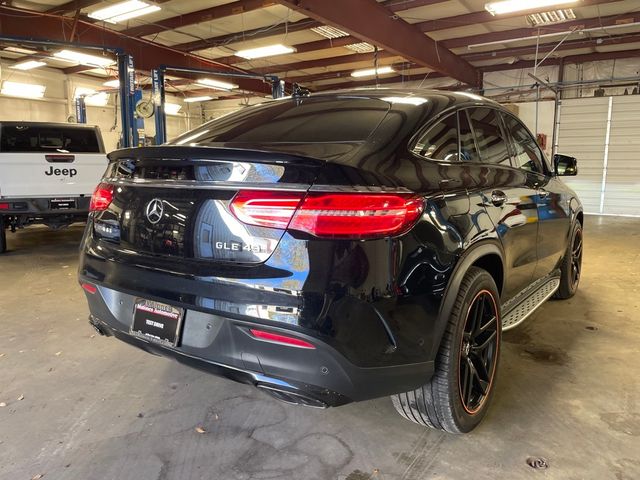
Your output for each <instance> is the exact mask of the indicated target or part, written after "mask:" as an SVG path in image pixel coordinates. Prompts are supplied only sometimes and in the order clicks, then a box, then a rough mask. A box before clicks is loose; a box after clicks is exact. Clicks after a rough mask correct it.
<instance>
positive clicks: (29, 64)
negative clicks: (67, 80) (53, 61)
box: [9, 60, 46, 70]
mask: <svg viewBox="0 0 640 480" xmlns="http://www.w3.org/2000/svg"><path fill="white" fill-rule="evenodd" d="M45 65H46V63H45V62H39V61H37V60H27V61H25V62H20V63H15V64H13V65H11V66H10V67H9V68H13V69H15V70H32V69H34V68H38V67H44V66H45Z"/></svg>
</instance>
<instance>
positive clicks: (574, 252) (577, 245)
mask: <svg viewBox="0 0 640 480" xmlns="http://www.w3.org/2000/svg"><path fill="white" fill-rule="evenodd" d="M581 272H582V230H581V229H578V230H576V233H575V235H574V237H573V242H572V245H571V287H572V289H575V288H576V287H577V285H578V283H579V282H580V274H581Z"/></svg>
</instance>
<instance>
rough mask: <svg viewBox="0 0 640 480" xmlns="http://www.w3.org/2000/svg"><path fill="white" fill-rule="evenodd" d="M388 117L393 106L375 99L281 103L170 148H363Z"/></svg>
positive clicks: (218, 123)
mask: <svg viewBox="0 0 640 480" xmlns="http://www.w3.org/2000/svg"><path fill="white" fill-rule="evenodd" d="M388 111H389V103H387V102H383V101H381V100H376V99H366V98H338V99H333V100H327V99H313V98H305V99H301V100H300V99H298V100H279V101H274V102H270V103H268V104H265V105H260V106H257V107H251V108H247V109H245V110H240V111H238V112H235V113H232V114H230V115H225V116H224V117H221V118H218V119H216V120H212V121H211V122H207V123H206V124H204V125H203V126H201V127H199V128H197V129H196V130H193V131H191V132H188V133H185V134H184V135H181V136H180V137H178V138H177V139H175V140H174V141H173V142H171V143H173V144H177V145H182V144H191V143H195V144H197V145H207V144H210V143H218V142H233V143H318V142H360V141H364V140H366V139H367V137H369V135H371V133H373V132H374V131H375V130H376V128H377V127H378V125H379V124H380V122H381V121H382V120H383V119H384V117H385V116H386V114H387V112H388Z"/></svg>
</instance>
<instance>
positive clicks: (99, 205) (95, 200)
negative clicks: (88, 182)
mask: <svg viewBox="0 0 640 480" xmlns="http://www.w3.org/2000/svg"><path fill="white" fill-rule="evenodd" d="M114 188H115V187H114V186H113V185H111V184H110V183H100V184H99V185H98V186H97V187H96V189H95V190H94V191H93V195H91V203H90V204H89V210H90V211H92V212H101V211H103V210H106V209H107V208H109V205H111V202H112V201H113V191H114Z"/></svg>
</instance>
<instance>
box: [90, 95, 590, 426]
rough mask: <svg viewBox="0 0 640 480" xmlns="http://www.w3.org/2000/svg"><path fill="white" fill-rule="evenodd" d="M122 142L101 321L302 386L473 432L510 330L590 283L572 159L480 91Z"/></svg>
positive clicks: (288, 392)
mask: <svg viewBox="0 0 640 480" xmlns="http://www.w3.org/2000/svg"><path fill="white" fill-rule="evenodd" d="M109 159H110V164H109V167H108V169H107V171H106V173H105V175H104V178H103V180H102V183H101V184H100V185H99V186H98V187H97V188H96V190H95V193H94V195H93V198H92V202H91V209H92V213H91V215H90V219H89V223H88V225H87V228H86V232H85V235H84V238H83V241H82V246H81V250H82V253H81V258H80V267H79V280H80V283H81V285H82V287H83V289H84V290H85V292H86V297H87V300H88V302H89V308H90V311H91V315H90V322H91V323H92V324H93V326H94V327H95V328H96V329H97V330H98V331H99V332H100V333H102V334H105V335H114V336H116V337H117V338H119V339H121V340H123V341H125V342H127V343H130V344H132V345H135V346H137V347H140V348H142V349H144V350H147V351H149V352H152V353H156V354H160V355H166V356H169V357H173V358H175V359H176V360H178V361H180V362H184V363H186V364H189V365H192V366H194V367H197V368H201V369H204V370H205V371H207V372H210V373H213V374H216V375H221V376H225V377H228V378H231V379H233V380H236V381H239V382H243V383H247V384H251V385H255V386H256V387H258V388H260V389H262V390H263V391H265V392H267V393H269V394H271V395H273V396H274V397H277V398H278V399H280V400H284V401H286V402H289V403H295V404H302V405H306V406H312V407H327V406H338V405H342V404H345V403H348V402H352V401H360V400H367V399H371V398H375V397H381V396H385V395H391V398H392V400H393V404H394V405H395V407H396V409H397V410H398V412H399V413H400V414H401V415H403V416H404V417H405V418H407V419H409V420H411V421H414V422H416V423H419V424H421V425H427V426H431V427H435V428H439V429H443V430H446V431H449V432H455V433H461V432H468V431H470V430H471V429H473V428H474V427H475V426H476V425H477V424H478V423H479V422H480V421H481V419H482V418H483V416H484V415H485V413H486V410H487V406H488V404H489V400H490V398H491V396H492V393H493V391H494V380H495V376H496V371H497V366H498V358H499V354H500V341H501V333H502V332H503V331H504V330H506V329H508V328H511V327H514V326H516V325H517V324H519V323H520V322H522V321H523V320H524V319H525V318H526V317H528V316H529V315H530V314H531V312H532V311H534V310H535V309H536V308H537V307H539V306H540V305H541V304H542V303H543V302H544V301H545V300H547V299H548V298H550V297H552V296H554V295H555V296H556V297H558V298H568V297H570V296H572V295H573V294H574V293H575V291H576V289H577V287H578V282H579V279H580V271H581V260H582V223H583V213H582V207H581V204H580V201H579V200H578V198H577V197H576V194H575V193H574V192H573V191H572V190H571V189H569V188H568V187H567V186H566V185H565V184H564V183H563V182H562V181H561V180H560V178H559V177H560V176H561V175H575V174H576V173H577V165H576V160H575V158H572V157H568V156H562V155H556V156H555V158H554V162H553V165H551V164H550V163H549V162H548V161H547V159H546V158H545V156H544V154H543V153H542V152H541V150H540V148H539V147H538V145H537V143H536V140H535V139H534V137H533V136H532V134H531V133H530V132H529V130H527V128H526V127H525V126H524V125H523V124H522V123H521V122H520V120H519V119H518V118H517V117H515V116H514V115H512V114H511V113H510V112H509V111H507V110H506V109H504V108H502V107H501V106H500V105H499V104H497V103H494V102H492V101H489V100H487V99H484V98H482V97H479V96H476V95H472V94H468V93H450V92H438V91H406V90H384V89H382V90H381V89H359V90H350V91H342V92H337V93H326V94H317V95H315V94H312V95H310V96H295V97H292V98H286V99H279V100H275V101H269V102H267V103H264V104H262V105H258V106H254V107H249V108H246V109H243V110H241V111H239V112H236V113H233V114H231V115H227V116H224V117H222V118H219V119H217V120H213V121H210V122H208V123H206V124H204V125H202V126H201V127H199V128H197V129H195V130H193V131H190V132H188V133H186V134H184V135H182V136H180V137H179V138H177V139H176V140H174V141H172V142H170V143H169V144H167V145H162V146H158V147H148V148H135V149H126V150H119V151H116V152H114V153H112V154H111V155H109Z"/></svg>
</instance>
